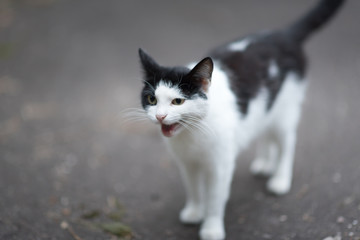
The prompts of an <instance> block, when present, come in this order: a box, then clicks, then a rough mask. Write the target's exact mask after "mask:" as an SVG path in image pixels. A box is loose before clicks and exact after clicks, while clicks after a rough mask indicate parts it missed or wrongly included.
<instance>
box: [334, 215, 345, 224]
mask: <svg viewBox="0 0 360 240" xmlns="http://www.w3.org/2000/svg"><path fill="white" fill-rule="evenodd" d="M336 222H337V223H343V222H345V218H344V217H343V216H339V217H338V218H337V219H336Z"/></svg>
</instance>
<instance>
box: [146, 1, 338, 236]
mask: <svg viewBox="0 0 360 240" xmlns="http://www.w3.org/2000/svg"><path fill="white" fill-rule="evenodd" d="M341 2H342V1H335V0H324V1H322V2H321V3H320V4H319V5H318V7H316V8H315V9H314V10H313V11H312V12H310V13H309V14H308V15H307V16H305V17H304V18H303V19H301V20H300V21H298V22H296V23H295V24H294V25H292V26H291V27H290V28H287V29H285V30H283V31H277V32H269V33H260V34H257V35H252V36H248V37H246V38H243V39H239V40H237V41H234V42H231V43H228V44H225V45H223V46H221V47H219V48H216V49H214V50H213V51H211V52H210V54H209V56H210V57H211V58H209V57H208V58H205V59H203V60H202V61H201V62H199V63H198V64H196V66H194V65H191V66H189V68H183V67H173V68H169V67H162V66H160V65H158V64H157V63H156V62H155V61H154V60H153V59H152V58H151V57H150V56H148V55H147V54H146V53H145V52H143V51H142V50H140V58H141V61H142V65H143V68H144V71H145V81H144V83H145V85H144V89H143V92H142V105H143V107H144V109H145V111H146V113H147V115H148V117H149V118H150V119H151V120H153V121H154V122H156V123H160V125H161V130H162V133H163V135H164V136H166V137H167V138H166V142H167V144H168V145H169V148H170V150H171V152H172V153H173V155H174V157H175V158H176V160H177V161H176V162H177V165H178V167H179V169H180V172H181V175H182V178H183V181H184V185H185V189H186V195H187V200H186V204H185V207H184V209H183V210H182V211H181V213H180V219H181V221H182V222H184V223H201V222H202V226H201V230H200V237H201V239H203V240H217V239H224V238H225V231H224V223H223V218H224V210H225V205H226V202H227V199H228V197H229V192H230V185H231V180H232V175H233V172H234V168H235V160H236V158H237V156H238V154H239V153H240V152H241V151H242V150H244V149H245V148H246V147H247V146H248V145H249V144H250V143H251V142H252V141H253V140H254V139H255V138H259V144H258V149H257V156H256V158H255V160H254V162H253V163H252V165H251V171H252V172H253V173H254V174H257V175H266V176H269V177H270V178H269V180H268V183H267V188H268V190H269V191H270V192H273V193H275V194H284V193H287V192H288V191H289V190H290V186H291V179H292V166H293V159H294V151H295V142H296V129H297V125H298V121H299V118H300V112H301V103H302V101H303V98H304V94H305V88H306V81H305V80H304V73H305V67H306V64H305V58H304V54H303V51H302V47H303V46H302V43H303V41H304V40H305V39H306V37H307V36H308V35H309V34H310V33H311V32H312V31H314V30H315V29H317V28H319V27H320V26H321V25H322V24H323V23H324V22H325V21H326V20H328V19H329V18H330V17H331V16H332V15H333V14H334V12H335V11H336V9H337V8H338V7H339V6H340V4H341ZM318 15H319V16H320V18H319V16H318Z"/></svg>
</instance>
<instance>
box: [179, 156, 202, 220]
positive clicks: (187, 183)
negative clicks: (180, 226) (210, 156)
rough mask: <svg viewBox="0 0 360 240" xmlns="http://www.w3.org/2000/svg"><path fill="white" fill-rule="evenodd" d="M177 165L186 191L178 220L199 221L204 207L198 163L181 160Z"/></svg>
mask: <svg viewBox="0 0 360 240" xmlns="http://www.w3.org/2000/svg"><path fill="white" fill-rule="evenodd" d="M178 165H179V168H180V174H181V177H182V179H183V183H184V187H185V191H186V203H185V207H184V208H183V209H182V210H181V212H180V216H179V218H180V221H181V222H182V223H185V224H198V223H201V221H202V220H203V218H204V210H205V207H204V202H203V189H202V184H201V176H200V168H199V165H198V164H196V163H195V162H181V163H180V164H178Z"/></svg>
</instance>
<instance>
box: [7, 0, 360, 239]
mask: <svg viewBox="0 0 360 240" xmlns="http://www.w3.org/2000/svg"><path fill="white" fill-rule="evenodd" d="M312 2H313V1H310V0H306V1H296V2H295V1H286V0H273V1H250V0H247V1H226V2H221V1H181V2H180V1H178V2H171V1H164V0H157V1H130V0H123V1H118V0H107V1H99V0H98V1H96V0H16V1H15V0H0V239H1V240H2V239H4V240H12V239H21V240H22V239H76V237H78V239H83V240H93V239H94V240H95V239H116V237H115V236H113V235H111V234H109V233H104V232H103V231H101V230H99V228H98V227H96V226H98V225H97V224H100V223H103V222H110V221H115V220H114V218H111V217H109V216H108V215H109V214H111V213H115V212H117V211H118V210H119V207H118V204H117V203H118V202H120V203H121V205H122V206H123V207H122V208H123V209H124V212H125V213H124V215H123V216H122V219H121V222H122V223H124V224H127V225H129V226H130V227H131V228H132V230H133V233H134V234H133V235H134V238H135V239H151V240H152V239H154V240H158V239H161V240H162V239H169V240H170V239H171V240H175V239H179V240H181V239H197V231H198V227H197V226H191V227H189V226H184V225H182V224H180V223H179V221H178V219H177V216H178V212H179V210H180V209H181V207H182V204H183V201H184V191H183V188H182V185H181V182H180V178H179V176H178V173H177V170H176V168H175V166H174V164H173V162H172V161H171V158H170V156H169V155H168V153H167V152H166V149H165V148H164V144H163V142H162V139H161V136H160V134H159V133H158V132H159V131H158V129H157V128H156V127H155V126H153V125H152V124H151V123H147V122H140V123H128V124H126V125H123V124H122V119H121V111H122V110H123V109H125V108H129V107H139V106H140V104H139V94H140V88H141V82H140V79H141V74H140V69H139V63H138V57H137V49H138V47H142V48H144V49H146V50H147V51H148V52H149V53H150V54H151V55H153V56H154V57H155V58H156V59H157V60H158V61H159V63H162V64H165V65H180V64H186V63H187V62H189V61H193V60H199V59H201V58H202V57H203V56H204V54H205V53H206V51H207V50H208V49H210V48H212V47H214V46H217V45H218V44H221V43H223V42H226V41H228V40H231V39H233V38H236V37H238V36H242V35H245V34H247V33H252V32H255V31H258V30H261V29H273V28H278V27H281V26H285V25H286V24H288V23H289V22H290V21H292V20H293V19H294V18H296V17H297V16H299V15H301V13H302V12H304V11H306V9H308V8H309V7H310V6H311V4H312ZM359 10H360V2H359V1H356V0H349V1H348V2H347V4H346V5H345V7H344V8H343V9H342V11H341V12H340V14H339V15H338V16H337V17H336V19H334V21H333V22H331V24H330V25H328V26H327V27H326V28H325V29H324V30H323V31H321V32H320V33H319V34H317V35H315V36H314V37H313V38H312V39H311V40H310V41H309V42H308V44H307V45H306V50H307V53H308V56H309V58H310V68H309V73H308V78H309V80H310V81H309V89H308V94H307V98H306V101H305V103H304V107H303V116H302V121H301V124H300V127H299V138H298V145H297V151H296V163H295V169H294V182H293V188H292V191H291V193H290V194H288V195H286V196H283V197H274V196H271V195H269V194H267V193H266V191H265V188H264V185H265V180H264V179H256V178H253V177H252V176H251V175H250V173H249V171H248V168H249V164H250V161H251V158H252V157H253V150H252V149H250V150H249V151H247V152H246V153H244V154H243V155H242V156H241V157H240V158H239V161H238V166H237V171H236V173H235V177H234V181H233V185H232V195H231V198H230V200H229V204H228V208H227V215H226V229H227V233H228V238H227V239H229V240H237V239H241V240H248V239H250V240H251V239H256V240H258V239H274V240H285V239H306V240H318V239H319V240H322V239H325V238H327V237H335V236H341V239H352V240H355V239H360V223H359V221H360V107H359V104H360V97H359V94H360V49H359V46H360V31H359V22H360V16H359ZM91 213H94V214H91ZM84 214H85V215H84ZM65 222H66V223H67V224H68V225H70V226H71V229H63V228H62V227H61V223H63V227H64V223H65ZM329 239H331V238H327V240H329ZM337 239H340V238H337Z"/></svg>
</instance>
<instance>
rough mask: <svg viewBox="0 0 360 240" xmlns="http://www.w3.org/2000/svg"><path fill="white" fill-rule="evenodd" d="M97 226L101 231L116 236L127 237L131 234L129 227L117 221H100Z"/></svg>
mask: <svg viewBox="0 0 360 240" xmlns="http://www.w3.org/2000/svg"><path fill="white" fill-rule="evenodd" d="M99 227H100V228H101V229H102V230H103V231H105V232H108V233H111V234H113V235H115V236H118V237H128V236H131V235H132V234H131V229H130V227H128V226H126V225H124V224H122V223H119V222H112V223H101V224H99Z"/></svg>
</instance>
